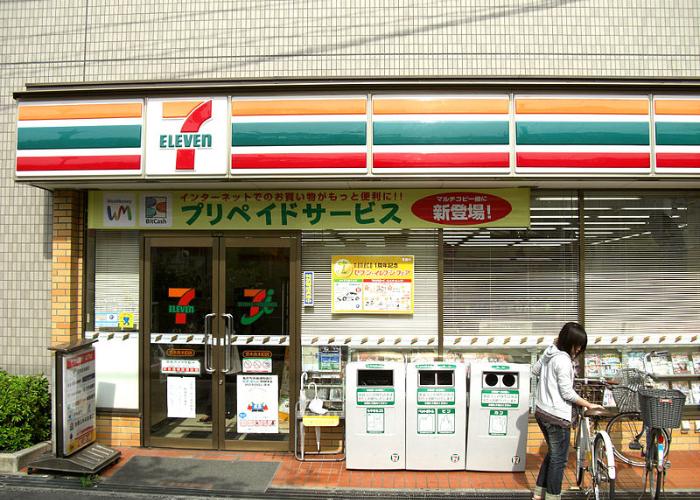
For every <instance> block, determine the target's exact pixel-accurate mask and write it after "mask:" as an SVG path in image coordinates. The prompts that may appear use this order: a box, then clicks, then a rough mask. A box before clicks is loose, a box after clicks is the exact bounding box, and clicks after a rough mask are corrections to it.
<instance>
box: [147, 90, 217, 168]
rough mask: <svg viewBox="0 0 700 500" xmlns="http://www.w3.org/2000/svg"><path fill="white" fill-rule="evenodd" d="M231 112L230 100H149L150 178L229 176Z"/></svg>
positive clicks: (148, 161)
mask: <svg viewBox="0 0 700 500" xmlns="http://www.w3.org/2000/svg"><path fill="white" fill-rule="evenodd" d="M228 109H229V106H228V98H227V97H207V98H182V99H148V100H147V102H146V148H147V150H146V175H147V176H151V177H153V176H158V177H162V176H182V175H197V176H223V175H226V173H227V172H228V165H229V156H230V154H229V151H230V142H231V138H230V137H228V135H227V131H228Z"/></svg>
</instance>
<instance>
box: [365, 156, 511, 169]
mask: <svg viewBox="0 0 700 500" xmlns="http://www.w3.org/2000/svg"><path fill="white" fill-rule="evenodd" d="M509 166H510V159H509V154H508V153H374V167H375V168H422V167H427V168H465V167H466V168H479V167H483V168H495V167H503V168H508V167H509Z"/></svg>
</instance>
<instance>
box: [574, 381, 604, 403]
mask: <svg viewBox="0 0 700 500" xmlns="http://www.w3.org/2000/svg"><path fill="white" fill-rule="evenodd" d="M574 390H575V391H576V392H577V393H578V394H579V396H581V397H582V398H583V399H586V400H588V401H590V402H591V403H594V404H597V405H602V404H603V393H604V392H605V384H603V383H601V382H596V381H592V380H589V381H588V382H587V383H585V384H583V383H577V384H576V385H575V387H574Z"/></svg>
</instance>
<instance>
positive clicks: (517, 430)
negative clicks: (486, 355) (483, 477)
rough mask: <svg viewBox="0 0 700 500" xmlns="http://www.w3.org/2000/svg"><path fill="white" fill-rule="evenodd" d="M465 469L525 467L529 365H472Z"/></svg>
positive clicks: (522, 468) (509, 470) (470, 369)
mask: <svg viewBox="0 0 700 500" xmlns="http://www.w3.org/2000/svg"><path fill="white" fill-rule="evenodd" d="M468 373H469V396H468V401H469V403H468V405H469V407H468V416H467V459H466V469H467V470H473V471H508V472H522V471H524V470H525V449H526V446H527V419H528V412H529V402H530V365H526V364H512V363H491V362H484V361H477V362H472V363H470V365H469V369H468Z"/></svg>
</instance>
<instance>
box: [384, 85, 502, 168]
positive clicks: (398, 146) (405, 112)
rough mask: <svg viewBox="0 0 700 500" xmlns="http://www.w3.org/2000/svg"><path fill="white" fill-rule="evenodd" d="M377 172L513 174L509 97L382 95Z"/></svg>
mask: <svg viewBox="0 0 700 500" xmlns="http://www.w3.org/2000/svg"><path fill="white" fill-rule="evenodd" d="M372 139H373V143H372V172H373V173H374V174H381V175H391V174H401V175H406V174H408V175H411V174H413V175H432V174H508V173H509V172H510V152H509V141H510V138H509V99H508V96H507V95H499V96H484V95H466V94H460V95H414V96H376V97H374V99H373V102H372Z"/></svg>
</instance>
